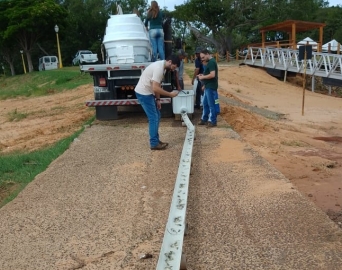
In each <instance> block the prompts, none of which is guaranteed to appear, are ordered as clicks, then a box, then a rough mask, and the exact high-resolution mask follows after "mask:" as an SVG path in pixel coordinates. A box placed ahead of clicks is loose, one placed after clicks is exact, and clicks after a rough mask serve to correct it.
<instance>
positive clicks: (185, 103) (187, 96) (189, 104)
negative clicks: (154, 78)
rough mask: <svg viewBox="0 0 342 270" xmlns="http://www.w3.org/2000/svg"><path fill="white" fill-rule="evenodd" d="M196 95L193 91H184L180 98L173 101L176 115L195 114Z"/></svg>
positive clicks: (180, 93)
mask: <svg viewBox="0 0 342 270" xmlns="http://www.w3.org/2000/svg"><path fill="white" fill-rule="evenodd" d="M194 95H195V92H194V91H193V90H182V91H180V92H179V94H178V96H176V97H174V98H173V99H172V110H173V113H174V114H181V113H183V112H186V113H193V112H194V105H195V104H194Z"/></svg>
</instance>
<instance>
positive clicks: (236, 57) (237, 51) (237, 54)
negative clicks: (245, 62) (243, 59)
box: [235, 50, 239, 61]
mask: <svg viewBox="0 0 342 270" xmlns="http://www.w3.org/2000/svg"><path fill="white" fill-rule="evenodd" d="M235 59H236V61H238V60H239V50H236V53H235Z"/></svg>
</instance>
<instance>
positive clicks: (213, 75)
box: [197, 50, 218, 127]
mask: <svg viewBox="0 0 342 270" xmlns="http://www.w3.org/2000/svg"><path fill="white" fill-rule="evenodd" d="M200 57H201V60H202V61H205V62H207V65H206V68H205V69H204V74H199V75H197V77H198V79H199V80H200V81H201V82H202V84H204V97H203V113H202V117H201V121H200V122H199V123H198V124H199V125H207V127H216V126H217V111H216V107H215V100H216V97H217V89H218V68H217V63H216V61H215V59H214V58H213V57H211V55H210V53H209V51H208V50H202V52H201V53H200Z"/></svg>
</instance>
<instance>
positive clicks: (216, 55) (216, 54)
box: [215, 53, 218, 63]
mask: <svg viewBox="0 0 342 270" xmlns="http://www.w3.org/2000/svg"><path fill="white" fill-rule="evenodd" d="M215 58H216V63H218V53H215Z"/></svg>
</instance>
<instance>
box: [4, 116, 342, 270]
mask: <svg viewBox="0 0 342 270" xmlns="http://www.w3.org/2000/svg"><path fill="white" fill-rule="evenodd" d="M197 119H198V117H197ZM194 122H195V123H196V117H195V118H194ZM218 125H219V127H218V128H213V129H207V128H205V127H196V134H197V135H196V141H195V145H194V156H193V169H192V175H191V178H190V194H189V201H188V214H187V215H188V216H187V220H188V224H189V235H188V236H186V238H185V242H184V248H183V250H184V252H185V254H186V256H187V260H188V269H190V270H191V269H193V270H194V269H196V270H200V269H210V270H212V269H310V270H311V269H342V231H341V230H340V229H339V228H338V227H337V225H335V224H334V223H333V222H332V221H331V220H330V219H329V218H328V217H327V216H326V215H325V213H323V212H322V211H321V210H319V209H318V208H316V207H315V206H314V205H313V204H312V203H311V202H309V201H308V200H307V199H306V198H305V197H303V196H302V195H301V194H300V193H299V192H298V191H297V190H296V189H294V187H293V186H292V184H291V183H290V182H289V181H288V180H287V179H286V178H285V177H284V176H283V175H282V174H281V173H279V172H278V171H277V170H275V169H274V168H273V167H271V166H270V164H269V163H268V162H266V161H265V160H264V159H262V158H261V157H260V156H259V155H258V153H257V152H255V151H254V150H253V149H252V148H251V147H250V146H249V145H248V144H246V143H245V142H244V141H242V140H241V138H240V137H239V135H238V134H237V133H236V132H234V131H233V130H231V129H230V128H229V127H228V125H227V124H226V123H225V122H223V120H222V119H220V121H219V123H218ZM160 134H161V139H162V140H163V141H168V142H169V143H170V146H169V149H167V150H166V151H159V152H158V151H156V152H152V151H150V150H149V147H148V143H147V123H146V118H145V117H144V116H137V117H134V118H133V117H132V118H129V117H127V118H125V119H122V120H118V121H109V122H102V123H99V122H97V123H95V125H92V126H91V127H90V128H87V129H86V130H85V132H84V133H83V134H81V135H80V136H79V138H78V139H76V140H75V141H74V143H73V144H72V146H71V147H70V149H69V150H68V151H66V152H65V153H64V154H63V155H62V156H60V157H59V158H58V159H57V160H55V161H54V162H53V163H52V164H51V165H50V166H49V168H48V169H47V170H46V171H45V172H44V173H42V174H40V175H39V176H37V177H36V179H35V180H34V181H33V182H32V183H31V184H29V185H28V186H27V188H26V189H25V190H24V191H23V192H22V193H21V194H19V196H18V197H17V198H16V199H15V200H14V201H12V202H11V203H9V204H7V205H6V206H4V207H3V208H1V209H0V253H1V256H0V269H5V270H7V269H34V270H38V269H139V270H141V269H146V270H147V269H148V270H150V269H155V266H156V262H157V259H158V253H159V250H160V245H161V242H162V237H163V233H164V229H165V224H166V219H167V216H168V212H169V205H170V202H171V196H172V192H173V185H174V181H175V178H176V173H177V169H178V163H179V158H180V153H181V150H182V146H183V141H184V136H185V128H184V127H181V124H180V122H179V121H174V120H173V119H163V122H162V125H161V129H160ZM146 253H149V254H151V255H152V258H150V259H145V260H141V259H140V256H141V255H142V254H146Z"/></svg>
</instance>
